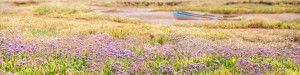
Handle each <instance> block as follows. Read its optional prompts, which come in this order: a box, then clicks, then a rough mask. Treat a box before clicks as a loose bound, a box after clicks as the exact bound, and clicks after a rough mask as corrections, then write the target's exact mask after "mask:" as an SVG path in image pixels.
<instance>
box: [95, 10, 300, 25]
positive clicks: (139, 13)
mask: <svg viewBox="0 0 300 75" xmlns="http://www.w3.org/2000/svg"><path fill="white" fill-rule="evenodd" d="M94 9H95V10H96V11H99V12H103V13H106V14H109V15H112V16H126V17H134V18H139V19H142V20H144V21H145V22H148V23H154V24H182V23H205V22H219V21H220V20H176V19H175V18H174V17H173V12H172V11H158V12H152V10H153V8H105V7H98V8H97V7H94ZM189 12H193V13H197V14H203V13H206V12H195V11H189ZM214 15H221V14H214ZM242 16H243V17H244V19H252V18H266V19H274V20H281V21H285V20H292V19H296V18H300V14H293V13H282V14H243V15H242Z"/></svg>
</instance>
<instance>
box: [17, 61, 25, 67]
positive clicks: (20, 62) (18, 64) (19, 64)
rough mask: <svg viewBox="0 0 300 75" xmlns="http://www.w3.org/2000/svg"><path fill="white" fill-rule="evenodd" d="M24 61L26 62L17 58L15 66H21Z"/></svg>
mask: <svg viewBox="0 0 300 75" xmlns="http://www.w3.org/2000/svg"><path fill="white" fill-rule="evenodd" d="M25 63H26V62H25V61H23V60H19V61H18V62H17V63H16V65H17V66H22V65H24V64H25Z"/></svg>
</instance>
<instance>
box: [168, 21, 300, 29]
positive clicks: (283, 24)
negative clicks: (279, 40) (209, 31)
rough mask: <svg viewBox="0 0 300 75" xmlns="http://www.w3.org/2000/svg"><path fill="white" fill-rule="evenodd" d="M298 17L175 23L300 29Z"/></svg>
mask: <svg viewBox="0 0 300 75" xmlns="http://www.w3.org/2000/svg"><path fill="white" fill-rule="evenodd" d="M297 21H298V19H295V20H291V21H277V20H269V19H249V20H243V21H239V22H216V23H202V24H174V26H179V27H203V28H225V29H246V28H265V29H300V25H299V24H300V23H298V22H297Z"/></svg>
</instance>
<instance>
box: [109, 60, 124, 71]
mask: <svg viewBox="0 0 300 75" xmlns="http://www.w3.org/2000/svg"><path fill="white" fill-rule="evenodd" d="M122 69H123V66H122V63H121V62H116V63H113V64H112V65H111V66H110V70H111V71H114V72H119V71H120V70H122Z"/></svg>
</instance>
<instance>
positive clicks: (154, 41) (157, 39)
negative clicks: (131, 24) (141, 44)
mask: <svg viewBox="0 0 300 75" xmlns="http://www.w3.org/2000/svg"><path fill="white" fill-rule="evenodd" d="M150 37H151V40H150V44H151V45H153V46H154V45H156V44H157V43H159V44H164V43H165V42H166V41H167V37H166V35H163V34H162V35H158V36H150Z"/></svg>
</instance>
